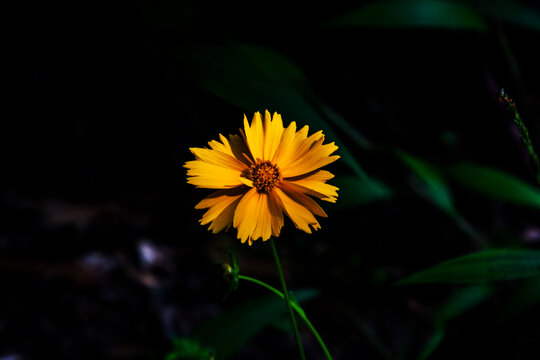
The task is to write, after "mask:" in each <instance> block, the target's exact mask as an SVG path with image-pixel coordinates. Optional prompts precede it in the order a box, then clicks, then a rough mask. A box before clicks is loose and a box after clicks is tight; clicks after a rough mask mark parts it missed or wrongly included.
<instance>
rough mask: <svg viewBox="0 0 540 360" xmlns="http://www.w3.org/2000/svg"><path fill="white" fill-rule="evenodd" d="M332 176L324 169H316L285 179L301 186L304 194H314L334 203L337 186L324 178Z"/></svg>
mask: <svg viewBox="0 0 540 360" xmlns="http://www.w3.org/2000/svg"><path fill="white" fill-rule="evenodd" d="M333 177H334V175H332V173H330V172H329V171H326V170H317V171H315V172H313V173H310V174H308V175H307V176H300V177H296V178H289V179H287V180H286V181H287V182H288V183H292V184H295V185H298V186H300V187H302V188H303V191H302V192H304V193H305V194H308V195H312V196H316V197H318V198H319V199H321V200H325V201H329V202H332V203H335V202H336V200H337V196H338V194H337V191H338V190H339V188H338V187H336V186H333V185H330V184H327V183H326V180H330V179H332V178H333Z"/></svg>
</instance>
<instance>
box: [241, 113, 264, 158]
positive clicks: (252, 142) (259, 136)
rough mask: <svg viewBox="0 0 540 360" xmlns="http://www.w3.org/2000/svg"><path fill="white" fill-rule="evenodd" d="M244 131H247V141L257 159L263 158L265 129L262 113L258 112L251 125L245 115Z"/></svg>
mask: <svg viewBox="0 0 540 360" xmlns="http://www.w3.org/2000/svg"><path fill="white" fill-rule="evenodd" d="M244 131H245V133H246V142H247V145H248V147H249V150H250V151H251V155H252V156H253V159H254V160H255V161H260V160H263V149H264V130H263V125H262V119H261V113H259V112H256V113H255V115H253V120H251V126H250V125H249V123H248V120H247V118H246V116H245V115H244Z"/></svg>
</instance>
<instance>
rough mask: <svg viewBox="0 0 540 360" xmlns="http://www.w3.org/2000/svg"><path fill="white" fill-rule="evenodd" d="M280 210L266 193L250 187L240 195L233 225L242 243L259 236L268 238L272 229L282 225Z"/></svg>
mask: <svg viewBox="0 0 540 360" xmlns="http://www.w3.org/2000/svg"><path fill="white" fill-rule="evenodd" d="M280 212H281V210H280V209H279V207H278V206H277V205H276V204H275V203H274V201H273V200H271V199H270V197H269V196H268V195H267V194H264V193H259V192H257V189H256V188H252V189H251V190H249V191H248V192H247V193H246V194H245V195H244V196H243V197H242V200H240V202H239V203H238V206H237V207H236V211H235V212H234V218H233V226H234V227H235V228H237V230H238V239H240V240H241V241H242V243H244V242H246V241H248V242H249V244H250V245H251V244H252V242H253V241H255V240H257V239H259V238H262V240H263V241H266V240H268V239H269V238H270V236H272V234H273V230H276V229H277V228H278V227H279V228H281V226H282V225H283V215H282V214H281V213H280ZM278 234H279V232H278Z"/></svg>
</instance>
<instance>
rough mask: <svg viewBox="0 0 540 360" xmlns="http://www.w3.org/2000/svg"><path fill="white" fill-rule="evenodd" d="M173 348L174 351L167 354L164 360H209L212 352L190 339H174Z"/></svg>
mask: <svg viewBox="0 0 540 360" xmlns="http://www.w3.org/2000/svg"><path fill="white" fill-rule="evenodd" d="M173 346H174V350H173V351H171V352H170V353H169V354H167V357H166V358H165V359H166V360H181V359H183V360H210V359H212V356H213V352H214V351H213V349H211V348H207V347H204V346H202V345H201V344H200V343H199V342H198V341H197V340H195V339H191V338H176V339H174V340H173Z"/></svg>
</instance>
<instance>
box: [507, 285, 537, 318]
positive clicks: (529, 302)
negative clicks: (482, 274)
mask: <svg viewBox="0 0 540 360" xmlns="http://www.w3.org/2000/svg"><path fill="white" fill-rule="evenodd" d="M538 304H540V276H538V277H533V278H529V279H525V280H524V281H523V282H522V283H521V284H520V286H519V288H518V289H517V291H516V292H515V293H514V294H513V295H512V297H511V298H510V300H509V301H508V304H507V306H506V311H505V312H504V313H503V314H502V317H503V319H509V318H513V317H515V316H518V315H520V314H522V313H524V312H526V311H527V310H529V309H531V308H533V307H534V306H536V305H538Z"/></svg>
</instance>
